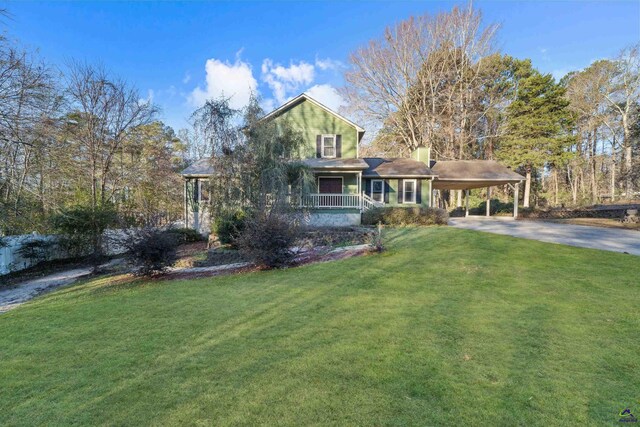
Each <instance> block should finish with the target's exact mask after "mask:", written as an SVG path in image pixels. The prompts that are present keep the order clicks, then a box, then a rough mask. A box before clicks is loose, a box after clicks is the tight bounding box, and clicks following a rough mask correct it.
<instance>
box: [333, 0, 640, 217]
mask: <svg viewBox="0 0 640 427" xmlns="http://www.w3.org/2000/svg"><path fill="white" fill-rule="evenodd" d="M498 30H499V27H498V25H495V24H485V23H483V21H482V14H481V12H480V11H477V10H474V9H473V7H472V6H471V5H468V6H465V7H454V8H453V9H452V10H451V11H450V12H447V13H440V14H438V15H436V16H430V15H423V16H419V17H412V18H409V19H408V20H406V21H403V22H400V23H398V24H397V25H395V26H392V27H389V28H387V29H386V30H385V32H384V34H383V35H382V37H380V38H379V39H376V40H371V41H370V42H369V43H368V44H367V45H365V46H363V47H361V48H359V49H358V50H356V51H355V52H353V53H352V54H351V56H350V69H349V70H348V71H347V72H346V73H345V82H346V85H345V87H344V88H343V90H342V95H343V96H344V97H345V98H346V99H347V101H348V103H349V106H348V109H347V110H348V112H349V113H351V114H352V115H353V116H356V117H358V119H359V120H360V121H362V122H363V123H366V124H367V127H368V128H370V129H377V130H378V132H377V134H376V136H375V138H374V140H373V141H372V143H371V145H370V146H368V147H366V148H365V150H366V151H367V154H369V155H385V156H406V155H407V154H408V153H409V152H410V151H412V150H413V149H415V148H416V147H418V146H423V145H424V146H430V147H431V148H432V159H434V160H459V159H497V160H500V161H502V162H505V163H506V164H508V165H510V166H512V167H513V168H514V169H516V170H518V171H519V172H521V173H522V174H523V175H524V176H526V177H527V180H526V185H525V191H524V198H523V202H524V205H525V206H528V205H529V199H532V201H533V203H534V204H535V205H537V206H544V205H560V204H564V205H581V204H588V203H597V202H602V201H605V200H616V199H634V198H636V199H637V198H640V197H639V196H638V191H639V190H640V162H639V160H638V157H639V153H638V151H640V147H639V145H638V140H639V138H638V137H639V129H640V124H639V123H640V120H639V118H640V52H639V45H635V46H632V47H629V48H626V49H623V50H622V51H621V52H620V54H619V55H618V56H617V57H615V58H612V59H607V60H600V61H597V62H595V63H593V64H591V65H590V66H589V67H587V68H586V69H584V70H579V71H575V72H571V73H569V74H568V75H566V76H565V77H564V78H563V79H562V80H561V81H559V82H556V81H555V80H554V78H553V77H552V76H551V75H548V74H543V73H540V72H539V71H538V70H536V69H535V68H534V67H533V65H532V63H531V61H530V60H528V59H518V58H513V57H511V56H509V55H505V54H501V53H499V52H498V51H497V50H496V48H495V40H496V36H497V34H498Z"/></svg>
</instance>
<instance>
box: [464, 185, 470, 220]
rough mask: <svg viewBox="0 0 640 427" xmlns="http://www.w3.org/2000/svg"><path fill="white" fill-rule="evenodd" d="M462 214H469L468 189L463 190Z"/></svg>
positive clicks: (466, 215)
mask: <svg viewBox="0 0 640 427" xmlns="http://www.w3.org/2000/svg"><path fill="white" fill-rule="evenodd" d="M464 216H465V218H466V217H468V216H469V189H466V190H464Z"/></svg>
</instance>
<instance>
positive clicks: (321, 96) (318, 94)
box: [305, 84, 347, 111]
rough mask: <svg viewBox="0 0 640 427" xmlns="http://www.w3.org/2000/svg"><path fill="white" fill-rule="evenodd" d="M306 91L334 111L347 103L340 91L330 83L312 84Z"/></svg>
mask: <svg viewBox="0 0 640 427" xmlns="http://www.w3.org/2000/svg"><path fill="white" fill-rule="evenodd" d="M305 93H306V94H307V95H309V96H310V97H312V98H313V99H315V100H316V101H318V102H320V103H321V104H324V105H326V106H327V107H329V108H330V109H332V110H333V111H338V110H339V109H340V107H342V106H344V105H346V104H347V103H346V102H345V100H344V98H342V96H340V94H339V93H338V91H337V90H336V89H335V88H334V87H333V86H331V85H328V84H321V85H315V86H312V87H310V88H309V89H307V90H306V91H305Z"/></svg>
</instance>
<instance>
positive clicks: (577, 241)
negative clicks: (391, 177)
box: [449, 217, 640, 255]
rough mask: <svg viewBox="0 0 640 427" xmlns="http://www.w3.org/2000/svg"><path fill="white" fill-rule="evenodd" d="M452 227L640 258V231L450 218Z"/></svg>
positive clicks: (480, 218)
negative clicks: (620, 253) (638, 256)
mask: <svg viewBox="0 0 640 427" xmlns="http://www.w3.org/2000/svg"><path fill="white" fill-rule="evenodd" d="M449 225H451V226H453V227H457V228H466V229H469V230H478V231H486V232H488V233H496V234H506V235H508V236H513V237H522V238H523V239H532V240H539V241H541V242H549V243H560V244H563V245H571V246H580V247H583V248H592V249H602V250H604V251H614V252H627V253H629V254H633V255H640V231H636V230H623V229H617V228H603V227H589V226H585V225H573V224H558V223H552V222H545V221H515V220H514V219H513V218H501V217H492V218H486V217H468V218H451V219H450V220H449Z"/></svg>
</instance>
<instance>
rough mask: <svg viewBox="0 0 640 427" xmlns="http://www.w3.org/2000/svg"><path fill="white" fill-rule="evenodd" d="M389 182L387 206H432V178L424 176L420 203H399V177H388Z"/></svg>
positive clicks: (363, 186)
mask: <svg viewBox="0 0 640 427" xmlns="http://www.w3.org/2000/svg"><path fill="white" fill-rule="evenodd" d="M407 179H413V178H407ZM368 180H370V179H368ZM387 182H388V184H389V203H385V206H389V207H395V206H400V207H407V208H409V207H412V206H421V207H425V208H428V207H429V206H431V197H430V195H431V180H430V179H426V178H422V186H421V189H420V196H421V198H422V200H421V203H420V204H416V203H398V179H391V178H390V179H387ZM362 188H367V186H366V184H365V180H364V179H363V180H362ZM368 195H369V194H368Z"/></svg>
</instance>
